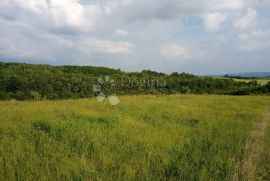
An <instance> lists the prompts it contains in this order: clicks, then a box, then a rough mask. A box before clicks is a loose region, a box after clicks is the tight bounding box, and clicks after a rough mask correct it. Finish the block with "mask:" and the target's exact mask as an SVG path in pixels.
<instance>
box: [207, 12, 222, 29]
mask: <svg viewBox="0 0 270 181" xmlns="http://www.w3.org/2000/svg"><path fill="white" fill-rule="evenodd" d="M226 19H227V15H226V14H223V13H219V12H214V13H207V14H205V15H203V20H204V25H205V27H206V29H207V30H209V31H217V30H218V29H219V26H220V24H221V23H222V22H223V21H225V20H226Z"/></svg>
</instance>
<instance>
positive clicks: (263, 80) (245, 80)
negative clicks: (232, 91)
mask: <svg viewBox="0 0 270 181" xmlns="http://www.w3.org/2000/svg"><path fill="white" fill-rule="evenodd" d="M216 78H219V79H228V78H225V77H216ZM233 80H234V81H236V82H246V83H248V82H251V81H253V80H256V81H257V82H258V83H259V84H261V85H266V84H267V83H268V82H270V78H265V79H262V78H261V79H236V78H233Z"/></svg>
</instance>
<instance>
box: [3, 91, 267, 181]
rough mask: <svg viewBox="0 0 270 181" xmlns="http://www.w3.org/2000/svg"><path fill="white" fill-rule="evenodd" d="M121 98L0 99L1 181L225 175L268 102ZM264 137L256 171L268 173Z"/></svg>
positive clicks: (254, 98)
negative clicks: (115, 100)
mask: <svg viewBox="0 0 270 181" xmlns="http://www.w3.org/2000/svg"><path fill="white" fill-rule="evenodd" d="M120 99H121V103H120V104H119V105H118V106H115V107H112V106H110V105H109V103H108V102H105V103H100V102H97V101H96V100H95V99H83V100H66V101H40V102H18V101H4V102H0V180H213V181H214V180H231V178H232V175H234V174H235V171H236V170H237V168H236V167H237V162H239V160H240V161H241V160H242V159H243V158H242V155H243V153H244V152H245V145H246V142H247V140H248V139H249V135H250V134H251V132H252V131H253V130H254V129H256V127H257V126H258V124H259V123H260V121H261V115H262V114H263V113H264V112H265V111H266V110H267V108H269V106H270V97H267V96H242V97H234V96H214V95H171V96H124V97H120ZM268 131H269V132H270V127H269V129H268ZM269 140H270V133H268V134H267V136H266V137H265V141H264V145H263V149H262V150H263V151H262V154H261V155H260V162H259V164H260V165H259V166H258V169H257V172H256V173H257V175H256V176H257V177H258V178H269V166H270V155H269V150H270V142H269Z"/></svg>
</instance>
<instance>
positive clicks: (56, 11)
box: [0, 0, 102, 31]
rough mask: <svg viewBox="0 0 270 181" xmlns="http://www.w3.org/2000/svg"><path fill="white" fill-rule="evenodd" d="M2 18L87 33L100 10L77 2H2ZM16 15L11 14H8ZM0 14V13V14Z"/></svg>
mask: <svg viewBox="0 0 270 181" xmlns="http://www.w3.org/2000/svg"><path fill="white" fill-rule="evenodd" d="M0 8H1V10H2V9H3V10H4V11H3V12H2V13H3V14H4V16H9V17H11V16H12V18H13V19H14V18H15V19H19V20H23V21H27V22H28V24H31V23H33V24H34V25H37V24H38V25H39V26H43V27H44V26H47V27H49V28H63V29H65V28H72V29H76V30H83V31H87V30H90V29H92V28H93V27H94V25H95V23H96V22H97V21H98V17H99V16H100V15H101V13H102V10H101V7H100V6H98V5H87V6H83V5H81V4H80V2H79V0H61V1H60V0H28V1H27V3H26V2H25V1H23V0H8V1H6V0H4V2H1V3H0ZM14 10H16V13H14V14H12V13H10V12H14ZM0 14H1V13H0Z"/></svg>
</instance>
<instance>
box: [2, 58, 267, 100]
mask: <svg viewBox="0 0 270 181" xmlns="http://www.w3.org/2000/svg"><path fill="white" fill-rule="evenodd" d="M254 75H255V74H252V75H251V74H248V76H254ZM264 75H265V74H264ZM269 75H270V74H269ZM257 76H258V74H257ZM260 76H261V74H260ZM175 93H182V94H185V93H192V94H227V95H228V94H229V95H249V94H262V93H263V94H264V93H270V83H269V84H265V85H262V84H258V83H257V82H255V81H253V82H252V81H251V82H250V81H248V82H245V81H244V82H240V81H235V80H234V79H226V78H224V79H222V78H215V77H209V76H196V75H192V74H187V73H177V72H175V73H172V74H170V75H168V74H165V73H159V72H154V71H151V70H143V71H141V72H124V71H121V70H120V69H111V68H106V67H92V66H51V65H32V64H23V63H4V62H0V100H8V99H17V100H40V99H52V100H55V99H71V98H72V99H73V98H74V99H75V98H88V97H94V96H98V97H104V95H113V94H117V95H136V94H175Z"/></svg>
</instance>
